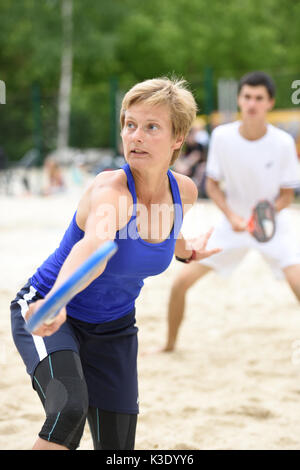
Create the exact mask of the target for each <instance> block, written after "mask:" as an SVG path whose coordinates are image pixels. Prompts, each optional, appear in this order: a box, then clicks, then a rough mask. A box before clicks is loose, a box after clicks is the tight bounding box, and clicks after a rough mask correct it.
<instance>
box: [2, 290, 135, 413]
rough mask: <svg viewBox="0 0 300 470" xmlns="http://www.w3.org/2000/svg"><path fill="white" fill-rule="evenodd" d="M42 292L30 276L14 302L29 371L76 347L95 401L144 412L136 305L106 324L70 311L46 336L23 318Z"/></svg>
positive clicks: (15, 327) (16, 332)
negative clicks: (78, 317) (140, 399)
mask: <svg viewBox="0 0 300 470" xmlns="http://www.w3.org/2000/svg"><path fill="white" fill-rule="evenodd" d="M40 298H42V296H41V295H40V294H39V293H38V292H37V291H36V289H35V288H34V287H33V286H31V285H30V283H29V282H28V283H27V284H26V285H25V286H24V287H23V288H22V289H21V290H20V292H18V294H17V296H16V298H15V299H14V300H13V301H12V303H11V325H12V334H13V339H14V342H15V345H16V347H17V349H18V351H19V353H20V355H21V357H22V358H23V361H24V363H25V365H26V369H27V372H28V374H30V376H31V377H33V374H34V371H35V369H36V367H37V365H38V364H39V363H40V362H41V361H42V360H43V359H44V358H45V357H47V356H48V355H49V354H51V353H53V352H55V351H62V350H71V351H75V352H77V353H78V354H79V356H80V359H81V363H82V368H83V372H84V376H85V380H86V383H87V387H88V393H89V405H90V406H92V407H95V408H100V409H102V410H106V411H114V412H117V413H128V414H137V413H139V404H138V376H137V352H138V340H137V333H138V328H137V327H136V325H135V310H133V311H132V312H130V313H128V314H127V315H125V316H123V317H121V318H118V319H117V320H114V321H110V322H106V323H101V324H94V323H86V322H82V321H79V320H76V319H74V318H72V317H70V316H68V317H67V321H66V322H65V323H64V324H63V325H62V326H61V327H60V329H59V330H58V331H57V332H56V333H54V334H53V335H51V336H47V337H44V338H42V337H40V336H36V335H32V334H30V333H29V332H28V331H27V330H26V328H25V319H24V316H25V314H26V312H27V310H28V305H29V304H30V303H32V302H34V301H36V300H38V299H40Z"/></svg>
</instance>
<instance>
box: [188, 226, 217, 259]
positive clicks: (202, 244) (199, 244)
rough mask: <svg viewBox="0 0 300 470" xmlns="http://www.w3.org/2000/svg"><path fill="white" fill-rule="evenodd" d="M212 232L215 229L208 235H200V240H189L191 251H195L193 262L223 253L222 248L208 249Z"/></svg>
mask: <svg viewBox="0 0 300 470" xmlns="http://www.w3.org/2000/svg"><path fill="white" fill-rule="evenodd" d="M212 232H213V229H210V230H209V231H208V232H207V233H205V234H203V235H200V236H199V237H198V238H194V239H192V240H188V247H189V249H190V250H193V258H192V260H193V261H200V260H201V259H204V258H208V257H209V256H212V255H215V254H217V253H220V251H222V248H214V249H212V250H207V249H206V246H207V242H208V240H209V238H210V236H211V234H212Z"/></svg>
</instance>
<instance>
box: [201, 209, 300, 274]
mask: <svg viewBox="0 0 300 470" xmlns="http://www.w3.org/2000/svg"><path fill="white" fill-rule="evenodd" d="M212 248H222V251H221V252H220V253H218V254H216V255H213V256H211V257H209V258H205V259H203V260H201V261H199V263H200V264H203V265H205V266H209V267H210V268H212V269H213V270H215V271H216V272H218V273H219V274H220V275H222V276H224V277H228V276H229V275H230V274H231V273H232V272H233V271H234V269H235V268H236V267H237V265H238V264H239V263H240V262H241V261H242V259H243V258H244V257H245V255H246V254H247V253H248V252H249V251H250V250H257V251H259V252H260V254H261V255H262V256H263V258H264V259H265V261H266V262H267V263H268V264H269V266H270V268H271V269H272V271H273V274H274V276H275V277H276V278H277V279H281V278H283V276H284V275H283V271H282V270H283V269H284V268H286V267H288V266H291V265H295V264H300V246H297V245H296V243H295V240H294V239H293V236H292V231H291V230H290V224H289V220H288V218H286V214H284V213H282V214H281V213H280V214H278V216H277V229H276V233H275V235H274V237H273V238H272V239H271V240H270V241H269V242H266V243H260V242H258V241H257V240H256V239H255V238H254V237H252V236H251V235H250V234H249V233H248V232H234V231H233V230H232V228H231V225H230V223H229V222H228V220H227V219H225V218H223V217H222V220H221V222H220V223H219V224H218V225H217V226H216V227H215V229H214V231H213V233H212V235H211V237H210V239H209V241H208V244H207V249H212Z"/></svg>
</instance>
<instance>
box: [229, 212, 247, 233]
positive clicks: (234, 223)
mask: <svg viewBox="0 0 300 470" xmlns="http://www.w3.org/2000/svg"><path fill="white" fill-rule="evenodd" d="M228 220H229V222H230V224H231V227H232V230H234V231H235V232H244V231H245V230H247V224H248V222H247V220H246V219H244V218H243V217H240V216H239V215H237V214H230V216H228Z"/></svg>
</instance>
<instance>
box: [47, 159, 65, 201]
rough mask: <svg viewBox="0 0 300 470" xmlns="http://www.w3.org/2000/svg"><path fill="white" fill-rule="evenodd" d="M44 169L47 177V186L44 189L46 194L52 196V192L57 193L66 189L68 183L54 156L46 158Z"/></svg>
mask: <svg viewBox="0 0 300 470" xmlns="http://www.w3.org/2000/svg"><path fill="white" fill-rule="evenodd" d="M44 171H45V173H46V179H47V183H46V186H45V188H44V190H43V195H44V196H50V195H51V194H57V193H59V192H62V191H64V190H65V188H66V185H65V181H64V177H63V173H62V169H61V167H60V166H59V164H58V162H57V161H56V160H55V159H54V158H52V157H47V158H46V159H45V162H44Z"/></svg>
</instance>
